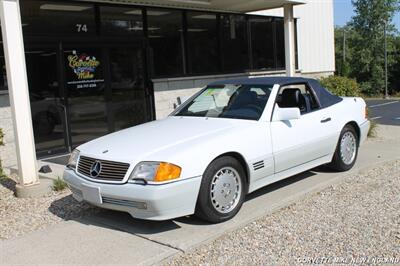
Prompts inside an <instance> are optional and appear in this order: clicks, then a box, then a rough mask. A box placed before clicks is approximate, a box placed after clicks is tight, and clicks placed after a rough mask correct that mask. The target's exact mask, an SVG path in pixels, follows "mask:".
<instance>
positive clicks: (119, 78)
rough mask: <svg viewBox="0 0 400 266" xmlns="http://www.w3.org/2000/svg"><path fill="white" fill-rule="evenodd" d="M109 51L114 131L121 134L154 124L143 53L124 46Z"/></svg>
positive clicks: (136, 48)
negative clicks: (125, 129) (141, 125)
mask: <svg viewBox="0 0 400 266" xmlns="http://www.w3.org/2000/svg"><path fill="white" fill-rule="evenodd" d="M107 51H108V62H109V63H108V66H109V85H110V88H111V117H110V120H111V127H112V130H113V131H118V130H121V129H124V128H127V127H132V126H135V125H138V124H142V123H145V122H147V121H150V120H151V111H150V110H151V109H150V104H149V102H150V101H149V97H150V93H149V91H148V86H147V84H148V83H147V79H146V76H145V60H144V51H143V49H142V48H141V47H132V46H126V47H123V46H121V47H110V48H108V49H107Z"/></svg>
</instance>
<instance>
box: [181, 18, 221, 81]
mask: <svg viewBox="0 0 400 266" xmlns="http://www.w3.org/2000/svg"><path fill="white" fill-rule="evenodd" d="M187 37H188V40H187V42H188V56H189V58H188V59H189V73H191V74H204V73H215V72H218V71H219V69H220V67H219V60H218V59H219V56H218V42H217V15H216V14H212V13H203V12H188V13H187Z"/></svg>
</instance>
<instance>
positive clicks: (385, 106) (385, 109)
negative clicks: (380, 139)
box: [367, 99, 400, 126]
mask: <svg viewBox="0 0 400 266" xmlns="http://www.w3.org/2000/svg"><path fill="white" fill-rule="evenodd" d="M367 105H368V108H369V117H370V119H371V120H373V121H375V122H376V123H378V124H381V125H393V126H399V125H400V100H396V99H393V100H390V99H389V100H367Z"/></svg>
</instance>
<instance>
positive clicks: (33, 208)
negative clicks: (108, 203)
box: [0, 179, 99, 240]
mask: <svg viewBox="0 0 400 266" xmlns="http://www.w3.org/2000/svg"><path fill="white" fill-rule="evenodd" d="M15 184H16V183H15V181H14V180H13V179H1V180H0V240H1V239H11V238H14V237H17V236H21V235H24V234H26V233H28V232H32V231H36V230H38V229H42V228H44V227H47V226H49V225H51V224H56V223H59V222H61V221H64V220H70V219H75V218H79V217H81V216H83V215H88V214H90V213H93V212H97V211H98V210H99V209H98V208H95V207H92V206H90V205H88V204H86V203H79V202H77V201H76V200H75V199H73V198H72V196H71V192H70V191H69V189H66V190H64V191H62V192H52V193H50V194H49V195H47V196H45V197H42V198H38V199H19V198H16V197H15V196H14V192H15Z"/></svg>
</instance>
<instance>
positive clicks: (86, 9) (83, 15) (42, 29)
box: [21, 1, 96, 37]
mask: <svg viewBox="0 0 400 266" xmlns="http://www.w3.org/2000/svg"><path fill="white" fill-rule="evenodd" d="M21 17H22V29H23V31H24V34H25V35H29V36H33V35H42V36H43V35H45V36H51V35H56V36H62V37H65V36H82V37H83V36H93V35H95V34H96V27H95V19H94V7H93V5H91V4H78V3H75V2H74V3H71V2H58V1H57V2H49V1H21Z"/></svg>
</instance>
